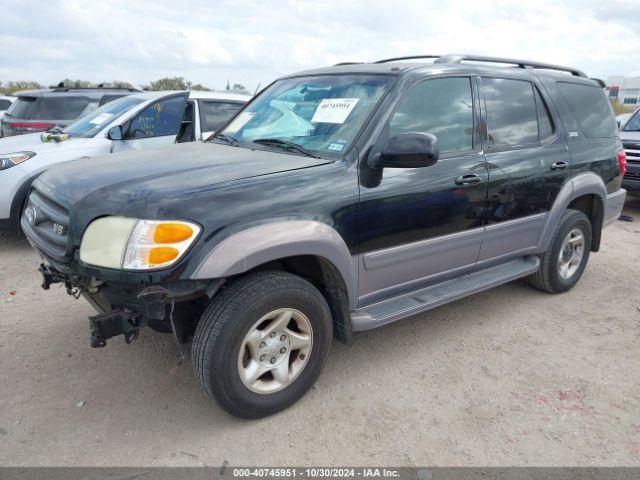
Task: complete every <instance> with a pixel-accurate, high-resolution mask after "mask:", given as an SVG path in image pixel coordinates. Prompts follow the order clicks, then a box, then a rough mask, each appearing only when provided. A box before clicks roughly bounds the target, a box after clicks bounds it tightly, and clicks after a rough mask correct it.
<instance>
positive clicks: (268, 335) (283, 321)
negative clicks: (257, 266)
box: [191, 272, 332, 418]
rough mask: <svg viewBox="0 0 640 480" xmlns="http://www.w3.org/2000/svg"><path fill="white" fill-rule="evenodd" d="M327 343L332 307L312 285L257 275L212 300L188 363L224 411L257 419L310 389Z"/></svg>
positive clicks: (283, 276)
mask: <svg viewBox="0 0 640 480" xmlns="http://www.w3.org/2000/svg"><path fill="white" fill-rule="evenodd" d="M331 338H332V322H331V314H330V311H329V306H328V305H327V302H326V301H325V299H324V297H323V296H322V294H321V293H320V292H319V291H318V290H317V289H316V288H315V287H314V286H313V285H311V284H310V283H309V282H307V281H306V280H304V279H302V278H300V277H298V276H295V275H292V274H289V273H286V272H257V273H253V274H249V275H247V276H245V277H241V278H240V279H238V280H236V281H234V282H233V283H231V284H230V285H229V286H228V287H227V288H226V289H225V290H223V291H222V292H220V294H219V295H218V296H216V297H215V298H214V299H213V300H212V302H211V304H210V305H209V306H208V307H207V309H206V310H205V312H204V313H203V315H202V318H201V319H200V321H199V323H198V325H197V327H196V331H195V335H194V338H193V343H192V348H191V356H192V363H193V367H194V370H195V372H196V375H197V377H198V380H199V382H200V384H201V385H202V387H203V388H204V390H205V391H206V393H207V394H208V395H209V396H210V397H211V398H213V399H215V400H216V401H217V402H218V403H219V404H220V405H221V406H222V408H224V409H225V410H226V411H227V412H229V413H231V414H233V415H236V416H239V417H244V418H259V417H264V416H267V415H271V414H273V413H275V412H278V411H280V410H282V409H284V408H286V407H288V406H290V405H291V404H293V403H294V402H296V401H297V400H298V399H300V398H301V397H302V396H303V395H304V394H305V393H306V392H307V391H308V390H309V389H310V388H311V386H312V385H313V384H314V383H315V381H316V379H317V378H318V376H319V375H320V372H321V371H322V368H323V366H324V363H325V360H326V357H327V353H328V351H329V346H330V344H331Z"/></svg>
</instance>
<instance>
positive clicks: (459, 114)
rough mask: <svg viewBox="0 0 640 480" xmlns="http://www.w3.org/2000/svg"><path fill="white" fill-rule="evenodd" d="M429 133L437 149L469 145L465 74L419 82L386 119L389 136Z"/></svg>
mask: <svg viewBox="0 0 640 480" xmlns="http://www.w3.org/2000/svg"><path fill="white" fill-rule="evenodd" d="M407 132H422V133H431V134H433V135H435V136H436V137H437V138H438V145H439V146H440V152H441V153H453V152H462V151H468V150H472V149H473V98H472V95H471V82H470V80H469V78H466V77H452V78H438V79H434V80H427V81H424V82H422V83H419V84H418V85H416V86H415V87H413V89H412V90H411V91H410V92H409V93H408V94H407V96H406V97H405V98H404V100H403V101H402V103H401V104H400V106H399V107H398V109H397V110H396V112H395V113H394V114H393V117H391V120H390V121H389V136H390V137H393V136H395V135H399V134H401V133H407Z"/></svg>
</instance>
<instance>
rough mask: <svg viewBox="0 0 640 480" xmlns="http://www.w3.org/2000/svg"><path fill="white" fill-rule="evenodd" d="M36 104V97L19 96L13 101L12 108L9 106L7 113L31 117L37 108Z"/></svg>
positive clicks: (13, 115) (20, 117)
mask: <svg viewBox="0 0 640 480" xmlns="http://www.w3.org/2000/svg"><path fill="white" fill-rule="evenodd" d="M35 106H36V97H18V99H17V100H16V101H15V102H13V104H12V105H11V108H9V110H8V111H7V113H6V114H5V115H8V116H11V117H13V118H19V119H23V118H24V119H28V118H31V117H30V114H31V112H32V111H34V110H35Z"/></svg>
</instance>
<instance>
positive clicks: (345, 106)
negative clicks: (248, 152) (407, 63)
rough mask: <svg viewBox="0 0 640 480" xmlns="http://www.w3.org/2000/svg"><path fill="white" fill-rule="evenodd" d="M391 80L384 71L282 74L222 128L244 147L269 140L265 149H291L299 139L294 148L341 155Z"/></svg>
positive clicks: (314, 152) (331, 155)
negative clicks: (298, 75) (374, 73)
mask: <svg viewBox="0 0 640 480" xmlns="http://www.w3.org/2000/svg"><path fill="white" fill-rule="evenodd" d="M390 80H391V77H389V76H386V75H361V74H350V75H347V74H340V75H316V76H305V77H294V78H285V79H281V80H278V81H276V82H274V83H273V84H272V85H271V86H269V87H268V88H267V89H265V90H264V91H263V92H262V93H261V94H260V95H259V96H258V97H257V98H256V99H254V100H253V101H252V102H251V103H250V104H249V105H248V106H247V107H246V108H245V109H244V110H242V112H241V113H239V114H238V115H237V116H236V117H234V119H233V120H232V121H231V122H230V123H229V124H228V125H227V126H226V127H225V129H224V130H223V132H222V133H223V134H224V135H225V136H227V137H233V138H234V139H235V140H236V141H237V142H238V143H239V144H240V146H242V147H246V148H255V147H256V145H260V142H263V141H267V143H271V145H270V146H266V148H275V149H278V150H284V149H287V150H293V149H292V148H291V145H292V144H295V145H294V146H293V148H295V147H296V146H298V147H302V148H304V149H305V150H308V151H310V152H313V155H318V156H321V157H329V158H338V157H342V156H344V154H345V153H346V152H347V150H348V149H349V147H350V146H351V144H352V142H353V141H354V139H355V138H356V136H357V135H358V132H359V131H360V129H361V128H362V126H363V124H364V123H365V122H366V120H367V118H368V117H369V115H370V114H371V111H372V110H373V108H374V107H375V106H376V105H377V104H378V102H379V101H380V99H381V98H382V96H383V94H384V92H385V90H386V88H387V85H388V84H389V82H390ZM278 142H286V143H288V144H289V145H288V146H287V145H284V146H283V145H282V143H280V144H278ZM274 144H275V145H274ZM293 151H295V150H293Z"/></svg>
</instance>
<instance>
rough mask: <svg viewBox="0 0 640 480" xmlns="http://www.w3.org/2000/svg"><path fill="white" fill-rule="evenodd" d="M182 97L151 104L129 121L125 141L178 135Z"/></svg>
mask: <svg viewBox="0 0 640 480" xmlns="http://www.w3.org/2000/svg"><path fill="white" fill-rule="evenodd" d="M184 106H185V99H184V97H182V96H178V97H171V98H166V99H163V100H159V101H157V102H155V103H152V104H151V105H149V106H148V107H146V108H145V109H144V110H143V111H142V112H140V113H139V114H138V115H137V116H136V117H134V118H133V120H131V123H130V125H129V129H128V132H127V136H126V139H127V140H131V139H142V138H152V137H165V136H169V135H172V136H175V135H178V132H179V131H180V123H181V121H182V117H183V115H184Z"/></svg>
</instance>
